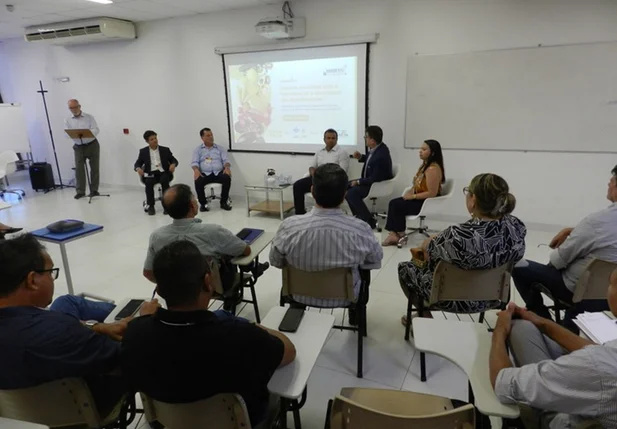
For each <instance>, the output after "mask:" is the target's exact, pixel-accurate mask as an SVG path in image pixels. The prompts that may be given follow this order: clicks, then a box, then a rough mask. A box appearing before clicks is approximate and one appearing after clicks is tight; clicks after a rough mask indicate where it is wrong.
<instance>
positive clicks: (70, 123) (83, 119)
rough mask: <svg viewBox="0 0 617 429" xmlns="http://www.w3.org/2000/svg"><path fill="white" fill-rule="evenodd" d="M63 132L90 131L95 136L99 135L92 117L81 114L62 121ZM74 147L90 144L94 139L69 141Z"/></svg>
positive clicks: (97, 127)
mask: <svg viewBox="0 0 617 429" xmlns="http://www.w3.org/2000/svg"><path fill="white" fill-rule="evenodd" d="M64 129H65V130H90V131H92V134H94V135H95V136H96V135H97V134H98V133H99V126H98V124H97V123H96V120H95V119H94V116H92V115H90V114H88V113H84V112H81V115H79V116H71V117H70V118H66V119H65V120H64ZM71 140H73V143H75V144H76V145H80V144H82V140H83V144H88V143H92V142H93V141H94V140H96V139H95V138H94V139H93V138H83V139H71Z"/></svg>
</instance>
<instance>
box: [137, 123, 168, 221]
mask: <svg viewBox="0 0 617 429" xmlns="http://www.w3.org/2000/svg"><path fill="white" fill-rule="evenodd" d="M144 140H145V141H146V143H148V146H146V147H144V148H142V149H140V150H139V157H138V158H137V161H135V171H136V172H137V174H139V177H141V181H142V182H143V183H144V185H146V204H148V214H149V215H150V216H152V215H154V214H155V213H156V211H155V210H154V185H156V184H157V183H160V184H161V187H162V188H163V193H165V191H166V190H167V188H169V183H170V182H171V181H172V180H173V179H174V171H175V170H176V167H177V166H178V160H177V159H176V158H175V157H174V155H173V153H171V150H169V148H168V147H165V146H159V139H158V137H157V135H156V133H155V132H154V131H151V130H148V131H146V132H145V133H144ZM165 214H167V213H165Z"/></svg>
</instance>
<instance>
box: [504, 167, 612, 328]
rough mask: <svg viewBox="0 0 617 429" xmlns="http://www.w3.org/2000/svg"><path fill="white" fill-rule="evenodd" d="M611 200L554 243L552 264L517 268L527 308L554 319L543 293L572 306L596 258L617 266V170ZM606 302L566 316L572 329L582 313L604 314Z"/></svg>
mask: <svg viewBox="0 0 617 429" xmlns="http://www.w3.org/2000/svg"><path fill="white" fill-rule="evenodd" d="M611 173H612V176H611V179H610V181H609V183H608V191H607V198H608V200H609V201H611V203H612V204H611V205H610V206H608V207H607V208H605V209H603V210H600V211H599V212H595V213H592V214H590V215H589V216H587V217H586V218H584V219H583V220H582V221H580V222H579V224H578V225H577V226H576V228H566V229H564V230H562V231H561V232H560V233H559V234H557V235H556V236H555V238H553V240H552V241H551V243H550V245H549V246H550V247H551V249H554V250H553V252H551V254H550V262H549V263H548V264H547V265H544V264H540V263H538V262H534V261H526V262H527V264H520V266H517V267H515V268H514V271H513V272H512V279H513V280H514V284H515V286H516V289H517V290H518V292H519V293H520V294H521V297H522V298H523V300H524V301H525V305H526V307H527V308H528V309H529V310H530V311H533V312H534V313H536V314H537V315H538V316H540V317H544V318H546V319H550V318H551V315H550V313H549V311H548V308H547V307H546V305H545V304H544V300H543V298H542V295H541V293H540V290H541V287H542V286H543V287H544V288H546V289H548V291H550V293H551V295H552V297H553V298H554V299H558V300H560V301H564V302H566V303H572V296H573V292H574V287H575V286H576V282H577V281H578V279H579V277H580V276H581V274H582V273H583V272H584V271H585V268H586V267H587V265H588V264H589V262H590V261H591V260H592V259H593V258H598V259H602V260H604V261H608V262H614V263H617V166H615V168H613V170H612V172H611ZM606 309H607V308H606V301H599V302H597V301H583V302H580V303H578V304H577V305H576V308H575V309H574V310H572V311H568V312H567V314H566V321H565V323H566V324H567V326H568V327H570V328H573V326H571V325H572V324H571V322H569V321H570V320H571V318H572V317H573V316H575V315H576V314H577V313H578V312H581V311H585V310H587V311H604V310H606Z"/></svg>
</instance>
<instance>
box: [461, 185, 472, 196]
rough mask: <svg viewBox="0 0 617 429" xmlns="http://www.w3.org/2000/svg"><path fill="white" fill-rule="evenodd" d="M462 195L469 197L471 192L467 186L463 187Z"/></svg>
mask: <svg viewBox="0 0 617 429" xmlns="http://www.w3.org/2000/svg"><path fill="white" fill-rule="evenodd" d="M463 194H464V195H469V194H471V191H470V190H469V186H465V187H464V188H463Z"/></svg>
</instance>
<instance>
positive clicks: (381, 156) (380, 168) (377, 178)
mask: <svg viewBox="0 0 617 429" xmlns="http://www.w3.org/2000/svg"><path fill="white" fill-rule="evenodd" d="M368 158H369V157H368V155H362V156H361V157H360V159H359V160H358V161H360V162H363V163H364V166H363V167H362V178H361V179H360V180H359V182H360V185H367V186H371V185H372V184H373V183H375V182H383V181H384V180H390V179H392V158H391V157H390V149H388V146H386V144H385V143H381V144H380V145H379V146H377V148H375V152H373V155H372V156H371V157H370V160H369V162H366V161H367V159H368ZM365 173H366V174H365Z"/></svg>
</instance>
